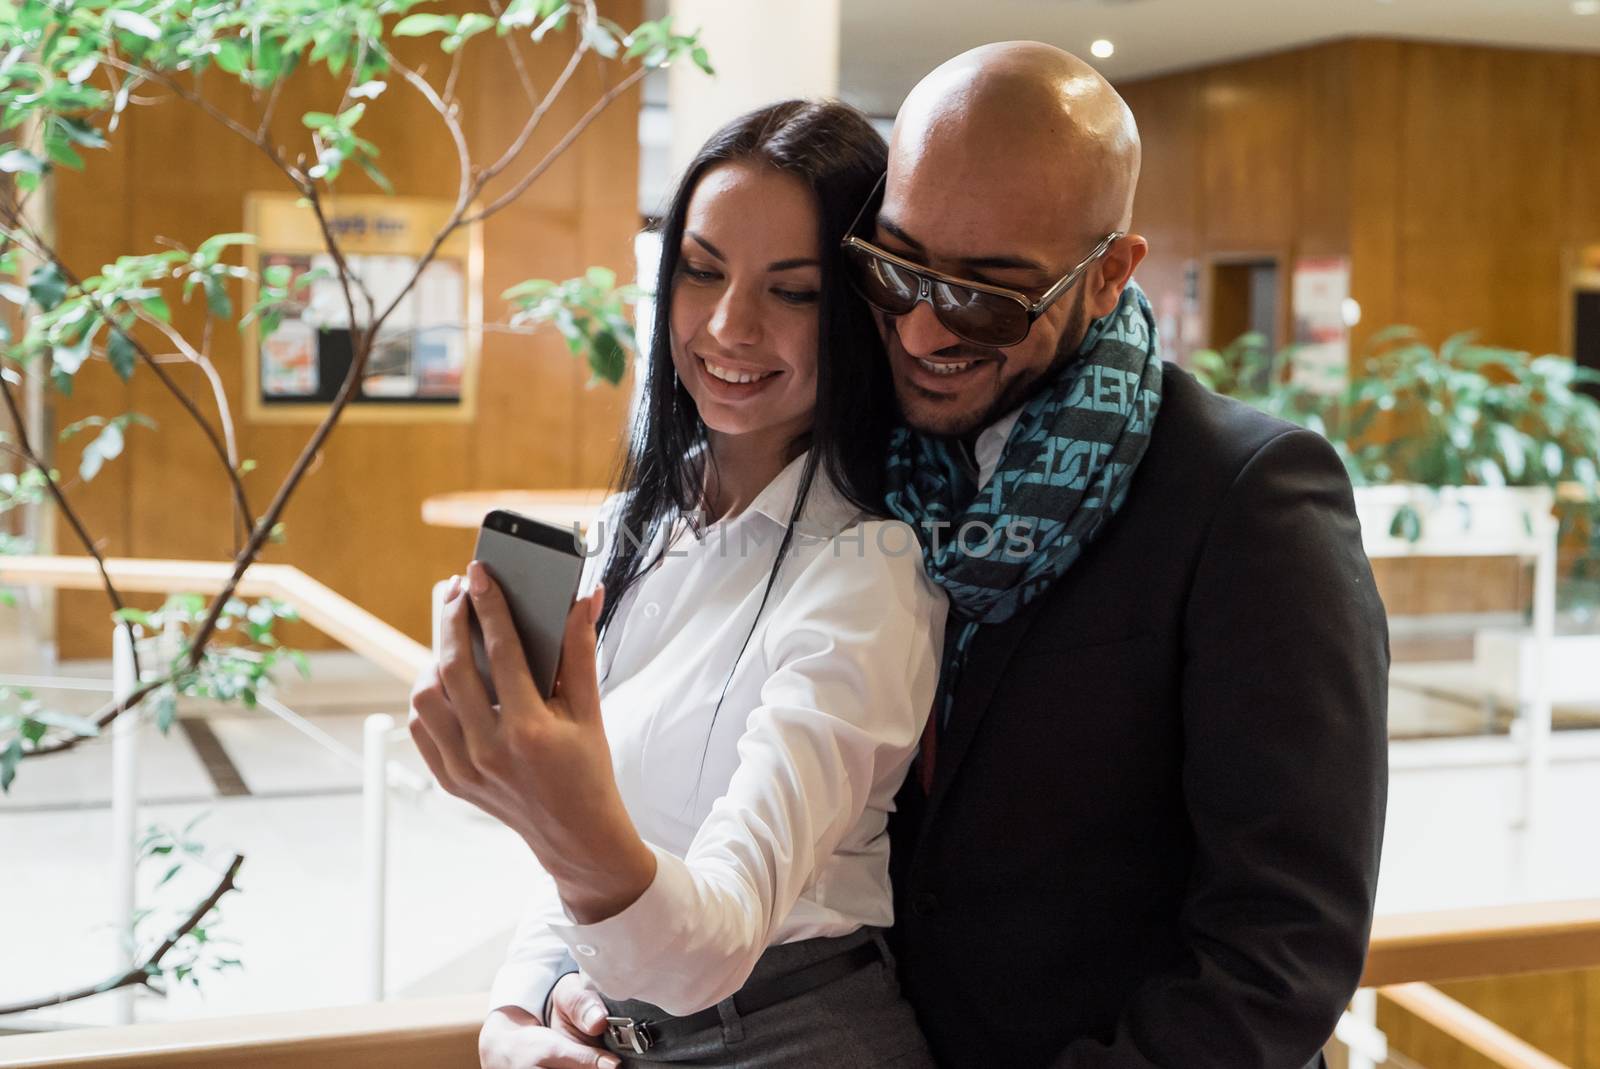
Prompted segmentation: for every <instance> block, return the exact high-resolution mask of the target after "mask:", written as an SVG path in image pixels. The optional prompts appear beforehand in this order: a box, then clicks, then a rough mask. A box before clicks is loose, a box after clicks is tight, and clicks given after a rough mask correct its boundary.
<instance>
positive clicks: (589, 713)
mask: <svg viewBox="0 0 1600 1069" xmlns="http://www.w3.org/2000/svg"><path fill="white" fill-rule="evenodd" d="M604 598H605V588H604V587H596V588H595V591H594V593H593V594H591V595H590V596H589V597H587V598H579V599H578V600H577V601H575V602H573V603H572V608H571V609H570V610H569V611H568V612H567V627H566V631H565V632H563V633H562V636H561V666H560V668H559V669H558V670H557V672H556V693H557V694H558V695H560V697H561V705H562V706H563V707H565V708H566V710H567V712H568V714H569V715H570V716H572V717H573V718H574V719H576V720H589V719H598V718H599V716H600V680H599V678H598V675H599V670H598V669H597V668H596V666H595V643H596V641H597V637H596V635H595V624H596V622H597V621H598V620H599V619H600V609H601V606H602V604H603V602H604Z"/></svg>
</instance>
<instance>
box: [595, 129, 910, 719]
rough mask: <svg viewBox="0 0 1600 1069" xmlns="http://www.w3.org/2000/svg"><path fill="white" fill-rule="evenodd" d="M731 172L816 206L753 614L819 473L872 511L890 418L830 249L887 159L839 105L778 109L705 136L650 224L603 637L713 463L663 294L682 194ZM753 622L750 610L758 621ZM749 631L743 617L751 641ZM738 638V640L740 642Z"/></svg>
mask: <svg viewBox="0 0 1600 1069" xmlns="http://www.w3.org/2000/svg"><path fill="white" fill-rule="evenodd" d="M736 162H755V163H760V164H765V165H767V166H769V167H772V168H773V169H775V170H777V171H780V172H782V173H783V174H787V175H792V176H794V177H795V178H798V179H799V180H800V181H802V182H804V183H805V184H806V186H807V188H809V189H810V190H811V192H812V196H813V198H814V201H815V204H816V208H817V229H818V234H817V238H818V246H819V248H820V249H821V254H820V256H821V265H822V272H821V273H822V289H821V293H820V297H819V300H818V305H817V314H818V317H819V322H818V331H817V404H816V410H815V415H814V417H813V421H812V428H811V432H810V433H809V435H808V437H809V446H810V453H809V454H808V455H807V457H806V462H805V465H804V467H803V470H802V472H801V478H800V485H799V491H798V493H797V494H796V496H795V503H794V509H793V511H792V512H791V513H790V516H789V522H788V526H787V529H786V530H785V531H784V536H783V539H782V541H781V542H780V544H779V546H778V551H777V555H776V557H775V558H774V559H773V564H772V571H771V573H770V574H769V576H768V579H767V588H766V593H765V594H764V595H763V597H762V601H761V605H762V607H763V608H764V607H765V605H766V599H767V595H770V594H771V592H772V586H773V583H774V582H775V581H776V579H777V575H778V569H779V566H780V565H781V564H782V562H783V559H784V557H785V556H786V555H787V553H788V549H789V545H790V543H791V540H792V537H793V534H794V529H795V523H796V521H797V520H798V519H799V517H800V515H801V511H802V508H803V506H804V505H805V501H806V498H807V496H808V494H809V492H810V489H811V485H812V482H813V479H814V478H815V476H816V473H817V471H818V470H819V469H820V470H821V471H822V472H824V474H825V475H826V476H827V477H828V478H829V479H831V480H832V482H833V484H834V486H835V487H836V488H837V489H838V491H839V492H840V493H841V494H842V495H843V496H844V497H845V498H847V499H848V500H849V501H850V502H851V503H852V504H854V505H855V506H856V507H858V508H860V509H862V510H863V511H865V512H867V513H868V514H870V515H874V516H881V515H883V478H884V458H885V453H886V452H887V448H888V435H889V431H890V429H891V427H892V425H893V421H894V419H895V412H896V409H895V402H894V386H893V383H892V381H891V380H890V377H889V370H888V364H887V362H886V360H885V359H884V356H883V349H882V341H881V339H880V338H879V336H878V333H877V329H876V327H875V325H874V323H873V321H872V317H871V313H870V312H869V311H868V309H867V306H866V304H865V302H863V301H862V300H861V299H860V298H858V297H857V296H856V295H855V294H854V293H853V292H852V291H851V290H850V288H849V284H848V282H847V281H846V279H845V274H844V270H845V268H844V262H843V256H842V254H841V253H840V251H839V243H840V241H841V240H842V239H843V237H844V232H845V229H846V228H847V227H848V226H849V225H850V221H851V219H852V218H854V216H855V214H856V212H857V211H858V210H859V209H860V207H861V204H862V202H863V201H864V200H866V198H867V197H868V196H869V195H870V194H871V193H872V189H873V186H874V185H875V184H876V182H877V180H878V176H879V175H881V174H882V173H883V171H884V169H885V168H886V167H887V165H888V149H887V147H886V146H885V144H884V141H883V138H882V137H881V136H880V135H879V134H878V132H877V131H876V130H874V129H873V128H872V125H871V123H869V122H868V121H867V119H866V117H865V116H864V115H862V114H861V113H860V112H858V111H856V110H855V109H854V108H851V107H849V106H848V105H845V104H840V103H836V102H814V101H806V100H789V101H784V102H783V103H780V104H773V105H771V106H769V107H765V108H760V109H758V110H756V111H752V112H750V113H749V114H747V115H743V116H741V117H740V118H738V119H735V120H734V121H733V122H731V123H729V124H728V125H727V126H724V127H723V128H722V129H721V130H718V131H717V132H716V133H715V134H713V135H712V136H711V138H710V140H708V141H707V142H706V143H705V145H704V147H702V148H701V149H700V152H699V154H698V155H696V156H695V158H694V160H693V162H691V163H690V164H689V167H688V169H687V170H686V171H685V172H684V175H683V178H682V179H681V180H680V181H679V183H678V187H677V189H676V191H675V192H674V193H673V196H672V200H671V202H670V204H669V205H668V207H667V210H666V213H665V215H664V216H663V217H662V220H661V224H660V232H661V270H660V273H659V275H658V276H657V282H656V303H655V320H654V323H653V329H652V331H651V335H650V336H651V344H650V350H651V351H650V363H649V368H648V372H647V382H646V392H645V395H644V398H643V401H642V403H641V404H640V406H639V411H638V413H637V416H636V418H635V421H634V426H633V429H632V434H631V437H630V440H629V445H628V449H627V453H626V457H625V459H624V460H623V462H622V465H621V471H620V474H619V475H618V478H617V483H618V489H619V490H620V491H621V492H622V493H623V495H624V498H623V504H622V508H621V509H620V510H619V512H618V513H617V514H616V515H614V516H613V517H611V522H612V523H613V524H614V525H615V529H614V530H613V531H611V532H607V533H608V534H610V535H611V536H612V537H611V539H610V541H611V545H612V551H611V553H610V555H609V557H608V558H607V561H606V563H605V566H604V569H603V570H602V572H601V581H602V582H604V584H605V588H606V598H605V606H604V608H603V610H602V612H601V617H600V621H599V624H600V627H601V629H602V630H604V628H605V627H606V626H607V625H608V624H609V623H610V622H611V619H612V615H613V613H614V612H615V610H616V608H617V606H618V605H619V604H620V603H621V601H622V599H623V596H624V595H625V594H626V593H627V591H628V589H629V588H630V587H632V586H633V584H634V583H636V582H637V581H638V580H639V579H640V578H641V577H642V576H643V575H644V574H645V573H646V572H647V571H648V570H649V569H650V568H651V567H652V566H653V565H654V563H655V560H648V561H647V560H645V559H644V557H645V556H646V554H647V553H648V552H649V548H650V546H651V543H652V542H653V541H654V539H655V537H656V536H657V534H658V533H659V532H660V530H661V528H662V526H663V524H665V523H668V522H675V520H676V517H678V516H681V515H684V514H686V513H688V512H690V511H692V510H694V509H696V508H698V507H700V506H701V505H702V504H703V501H704V497H705V488H706V477H707V474H708V470H707V468H708V465H710V464H712V463H714V461H713V458H712V457H711V451H710V449H709V448H707V440H706V425H705V422H704V421H703V420H702V419H701V418H700V413H699V411H698V410H697V408H696V407H695V403H694V399H693V398H692V397H690V395H689V391H688V390H687V389H686V388H685V387H684V384H683V382H682V381H681V380H680V379H679V378H678V375H677V373H676V371H675V370H674V368H673V363H672V340H671V339H672V334H671V330H672V327H671V322H672V298H673V290H674V286H675V284H676V282H677V280H678V269H679V261H680V260H681V258H682V255H681V253H682V243H683V230H684V220H685V218H686V217H687V216H688V213H689V202H690V200H691V199H692V198H693V196H694V192H695V189H696V187H697V186H698V185H699V184H700V179H701V178H702V177H704V175H705V173H706V172H707V171H709V170H711V169H712V168H713V167H717V166H719V165H722V164H727V163H736ZM794 445H795V454H796V455H798V453H799V452H800V450H801V449H803V448H805V447H806V445H807V442H806V440H805V438H804V437H803V438H802V439H801V440H800V441H797V442H796V443H794ZM661 548H665V547H664V546H663V547H658V554H657V556H659V549H661ZM760 612H761V609H757V618H758V619H759V616H760ZM754 629H755V621H751V633H754ZM745 641H746V643H748V642H749V636H748V635H747V636H746V638H745ZM741 652H742V651H741ZM730 678H731V672H730ZM724 692H726V684H724ZM718 704H719V706H720V704H721V703H720V701H719V703H718Z"/></svg>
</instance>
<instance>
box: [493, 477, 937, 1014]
mask: <svg viewBox="0 0 1600 1069" xmlns="http://www.w3.org/2000/svg"><path fill="white" fill-rule="evenodd" d="M804 462H805V458H804V457H803V456H802V457H801V458H799V459H797V460H795V461H794V462H793V463H791V464H790V465H789V466H788V467H786V468H785V469H784V470H783V472H782V473H781V474H780V475H779V476H778V477H777V478H776V479H774V480H773V481H772V483H771V484H770V485H768V486H767V487H766V489H765V490H763V491H762V492H761V493H760V494H759V495H758V496H757V497H756V499H755V501H754V502H752V503H751V504H750V506H749V507H748V508H746V509H744V510H743V511H741V512H740V513H738V514H737V515H735V516H732V517H729V518H725V519H723V520H721V521H719V522H717V523H714V524H711V525H710V526H709V527H707V528H706V529H705V530H703V531H702V532H701V533H700V534H699V535H698V536H696V535H695V534H694V533H693V532H692V531H691V530H689V526H688V525H687V524H681V525H680V527H679V529H678V530H677V531H676V532H675V533H674V534H673V535H672V536H671V537H672V539H673V540H672V542H671V549H670V551H669V552H668V554H667V555H666V556H665V557H663V558H662V560H661V561H660V563H659V564H658V565H657V566H656V567H655V568H654V569H652V570H651V571H650V572H649V573H648V574H647V575H646V576H645V577H644V578H643V579H641V580H639V581H638V582H637V583H635V584H634V585H633V587H632V588H631V589H630V590H629V591H628V593H627V594H626V596H624V598H623V600H622V601H621V602H619V603H618V605H617V609H616V613H615V615H614V617H613V619H612V621H611V624H610V626H609V627H608V628H607V631H606V634H605V636H604V638H603V640H602V642H601V646H600V650H599V669H600V676H601V708H602V711H603V715H604V718H605V725H606V736H607V738H608V740H609V741H610V744H611V757H612V763H613V765H614V766H615V769H616V775H617V783H618V786H619V787H620V789H621V793H622V798H623V801H624V802H625V803H626V804H627V807H628V812H629V814H630V815H631V816H632V818H633V821H634V824H635V826H636V827H637V828H638V831H639V834H640V835H641V836H642V837H643V838H644V840H645V842H646V843H648V844H649V846H650V848H651V849H652V850H653V851H654V852H655V855H656V864H657V867H656V876H655V880H654V881H653V882H652V883H651V885H650V887H649V888H648V889H647V890H646V891H645V892H644V894H643V895H642V896H641V897H640V898H639V899H638V900H637V901H636V902H634V903H633V904H632V905H630V906H629V907H627V908H626V909H624V910H623V911H622V912H621V913H618V914H617V915H615V916H613V917H610V918H608V919H606V920H602V921H599V922H598V923H595V924H587V925H582V924H575V923H573V918H572V917H571V916H570V915H569V914H568V913H567V912H566V910H565V907H564V906H563V905H562V903H561V901H560V897H559V895H558V894H557V893H556V889H555V885H554V882H553V881H552V880H550V879H549V878H548V877H545V878H544V880H543V883H542V885H541V886H539V887H537V888H536V889H535V892H534V894H533V898H532V902H531V904H530V907H529V909H528V911H527V913H526V915H525V916H524V918H523V920H522V923H521V924H520V925H519V927H518V929H517V933H516V935H515V937H514V938H513V940H512V944H511V949H510V953H509V957H508V960H507V961H506V963H505V964H504V965H503V966H502V968H501V969H500V971H499V973H498V974H497V975H496V977H495V981H494V985H493V988H492V990H491V993H490V999H491V1003H490V1004H491V1006H508V1005H516V1006H521V1007H523V1008H525V1009H527V1010H529V1011H531V1012H533V1013H536V1014H540V1013H543V1010H544V1007H543V1004H542V1002H543V999H544V996H545V994H546V992H547V991H548V990H549V987H550V985H551V983H552V982H553V980H554V979H555V976H556V973H557V970H558V968H559V966H560V963H561V961H562V959H563V957H564V952H565V951H567V950H570V951H571V952H572V954H573V956H574V960H575V961H577V962H578V964H579V966H581V967H582V969H583V971H584V972H585V973H587V974H588V975H589V976H590V977H591V978H593V980H594V981H595V983H596V984H597V985H598V986H599V987H600V989H601V990H602V991H604V992H605V993H606V994H607V995H609V996H611V997H613V998H638V999H644V1000H646V1001H648V1002H652V1003H654V1004H656V1005H658V1006H660V1007H662V1008H663V1009H664V1010H666V1011H667V1012H669V1013H672V1014H675V1015H681V1014H685V1013H691V1012H694V1011H696V1010H699V1009H702V1008H704V1007H706V1006H710V1005H713V1004H715V1003H716V1002H718V1001H720V1000H722V999H724V998H727V997H728V996H729V995H731V994H732V993H733V992H735V991H737V990H738V989H739V988H740V987H741V986H742V985H743V984H744V982H745V980H746V979H747V978H748V977H749V975H750V971H751V969H752V968H753V967H754V965H755V963H756V959H757V958H759V957H760V956H761V954H762V952H763V951H764V950H765V949H766V948H767V947H768V946H771V945H775V944H779V943H787V942H792V941H794V940H799V939H807V938H811V937H815V936H837V935H845V934H848V933H849V932H852V931H854V930H856V929H857V928H859V927H861V926H862V925H887V924H889V923H891V921H892V920H893V914H892V905H891V901H892V900H891V898H890V889H889V873H888V859H889V840H888V835H887V831H886V824H887V820H888V814H889V812H890V810H891V808H892V806H893V803H894V796H895V793H896V791H897V790H898V789H899V787H900V783H901V780H902V779H903V778H904V777H905V774H906V770H907V768H908V766H909V765H910V762H911V759H912V757H913V756H914V754H915V752H916V749H917V743H918V739H919V737H920V735H921V733H922V728H923V724H924V722H925V720H926V719H927V716H928V712H929V707H930V705H931V703H932V700H933V693H934V687H935V684H936V682H937V676H938V665H939V655H940V650H941V642H942V637H943V632H944V618H945V599H944V594H943V592H942V591H941V590H940V589H939V588H938V587H937V586H935V585H934V584H933V583H932V582H931V581H930V580H929V579H928V578H927V577H926V575H925V574H924V572H923V568H922V556H921V553H920V550H919V548H918V545H917V541H916V537H915V535H914V533H913V531H912V529H911V528H910V527H909V526H907V525H906V524H904V523H901V522H899V521H897V520H873V519H863V518H862V517H861V515H860V513H859V511H858V510H857V509H856V508H855V507H854V506H852V505H850V504H849V503H848V502H847V501H845V500H844V499H843V498H842V497H841V496H840V495H839V494H838V493H837V491H836V490H835V489H834V488H833V486H832V484H831V483H830V482H829V481H828V479H827V478H826V476H825V474H824V473H822V472H821V471H819V472H818V473H817V476H816V478H815V479H814V480H813V484H812V488H811V492H810V494H809V496H808V499H807V504H806V507H805V510H804V512H803V513H802V515H801V517H800V520H799V522H798V523H797V525H796V529H795V536H794V539H793V542H792V543H791V548H790V551H789V553H790V556H789V557H788V558H787V559H786V560H785V562H784V565H783V567H782V568H781V569H780V571H779V573H778V579H777V582H776V584H775V585H774V586H773V589H772V594H771V597H770V598H769V600H768V602H767V605H766V608H765V609H764V610H762V611H761V615H760V619H759V621H757V622H756V626H755V630H754V632H753V633H751V631H750V627H751V622H752V621H755V620H756V612H757V606H759V605H760V603H761V598H762V593H763V591H764V590H765V588H766V584H767V578H768V574H769V572H770V569H771V566H772V562H773V560H774V555H775V554H776V552H777V547H778V543H779V542H780V541H781V539H782V537H783V532H784V528H785V527H786V525H787V524H788V522H789V514H790V511H791V510H792V508H793V505H794V499H795V494H796V491H797V489H798V484H799V477H800V473H801V467H802V466H803V464H804ZM617 505H618V499H617V498H613V499H611V500H610V501H608V502H607V505H606V507H604V508H603V509H602V511H601V513H600V518H599V519H598V520H597V522H596V525H595V527H594V529H593V530H592V532H591V548H592V549H601V550H603V549H604V547H605V545H606V543H608V542H609V541H610V540H612V539H614V538H615V537H617V534H618V532H616V531H615V530H612V529H610V528H612V527H613V523H612V521H611V520H610V517H611V516H613V515H615V514H616V513H617V511H618V508H617ZM667 537H668V536H666V535H665V534H664V535H663V536H661V540H662V541H665V540H666V538H667ZM605 558H606V554H605V553H604V552H603V551H602V552H598V553H596V554H595V555H593V556H591V558H590V560H589V562H588V564H587V565H586V567H585V571H584V578H583V581H582V587H581V588H582V590H583V591H584V592H585V593H587V592H588V591H590V590H592V589H593V586H594V583H595V582H596V580H597V579H598V577H599V572H600V571H601V567H602V565H603V563H604V561H605ZM747 634H749V636H750V637H749V642H748V645H746V643H745V638H746V635H747ZM741 648H742V650H743V651H742V653H741ZM730 673H731V675H730ZM724 686H726V696H725V697H724V698H723V700H722V705H721V710H720V711H718V712H715V715H713V714H714V711H715V710H716V709H717V701H718V697H719V695H722V694H723V688H724Z"/></svg>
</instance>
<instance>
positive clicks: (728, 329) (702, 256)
mask: <svg viewBox="0 0 1600 1069" xmlns="http://www.w3.org/2000/svg"><path fill="white" fill-rule="evenodd" d="M678 254H679V261H678V268H677V272H676V277H675V278H674V279H673V283H672V309H671V315H670V322H671V327H672V363H673V366H674V367H676V368H677V371H678V377H679V378H680V379H682V380H683V383H684V385H685V386H686V387H687V388H688V390H689V394H690V396H692V397H693V398H694V401H695V405H696V406H697V407H698V408H699V410H700V418H701V419H703V420H705V423H706V426H707V428H709V430H710V431H711V432H713V437H714V436H715V435H716V434H717V433H720V434H724V435H748V434H757V435H759V436H760V437H761V438H763V439H766V438H771V439H772V440H773V442H774V443H775V445H777V446H778V447H779V448H782V447H783V446H787V445H788V444H789V443H790V442H792V441H793V440H794V439H795V438H796V437H798V436H800V435H801V434H804V433H805V432H806V431H807V430H809V429H810V427H811V419H812V411H813V410H814V409H815V408H816V404H817V318H818V312H817V302H818V298H819V294H820V290H821V286H822V269H821V267H820V265H819V250H818V248H817V209H816V205H815V203H814V201H813V199H812V195H811V191H810V190H809V189H807V188H806V186H805V184H804V183H802V182H801V181H800V180H799V179H797V178H794V177H792V176H790V175H787V174H784V173H782V172H781V171H776V170H773V169H772V168H770V167H766V166H762V165H759V164H754V163H726V164H721V165H718V166H717V167H714V168H712V169H711V170H708V171H707V172H706V173H705V174H704V175H702V176H701V178H700V183H699V185H697V186H696V187H695V191H694V195H693V196H692V197H691V199H690V201H689V212H688V215H687V217H686V219H685V222H684V230H683V246H682V248H680V249H679V250H678Z"/></svg>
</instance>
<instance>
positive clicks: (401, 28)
mask: <svg viewBox="0 0 1600 1069" xmlns="http://www.w3.org/2000/svg"><path fill="white" fill-rule="evenodd" d="M455 30H456V17H455V16H454V15H437V14H433V13H431V12H420V13H418V14H415V15H407V16H406V17H405V18H403V19H401V20H400V21H399V22H397V23H395V26H394V29H392V30H390V31H389V32H390V33H391V34H392V35H394V36H395V37H422V36H423V35H425V34H430V33H454V32H455Z"/></svg>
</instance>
